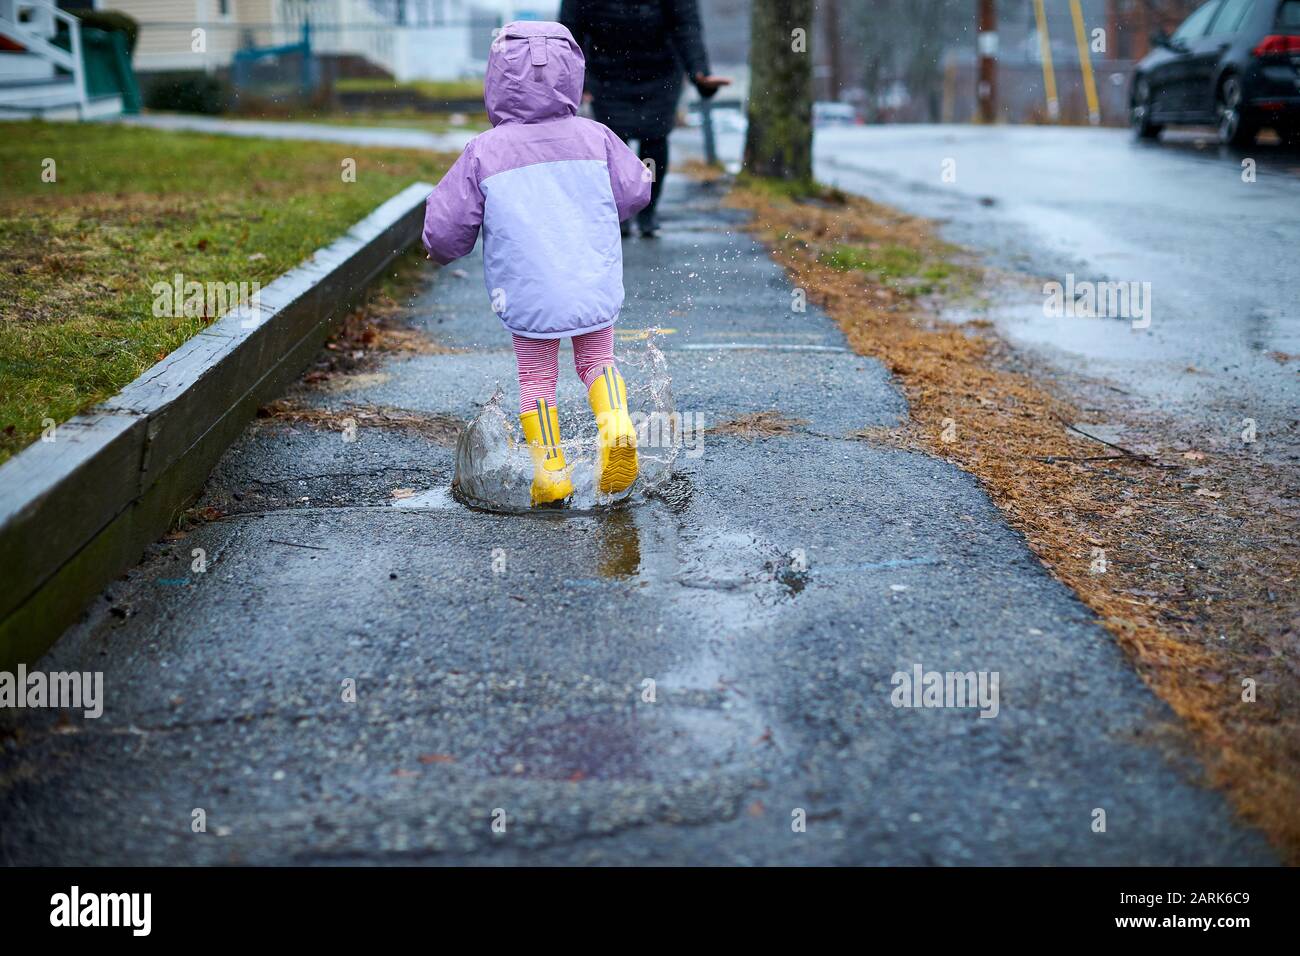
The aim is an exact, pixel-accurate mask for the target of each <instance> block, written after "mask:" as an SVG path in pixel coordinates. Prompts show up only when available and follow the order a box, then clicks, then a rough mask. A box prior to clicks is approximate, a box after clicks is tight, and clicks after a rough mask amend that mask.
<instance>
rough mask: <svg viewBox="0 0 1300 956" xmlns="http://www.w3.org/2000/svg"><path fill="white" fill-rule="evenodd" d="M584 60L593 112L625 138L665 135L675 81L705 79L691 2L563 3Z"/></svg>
mask: <svg viewBox="0 0 1300 956" xmlns="http://www.w3.org/2000/svg"><path fill="white" fill-rule="evenodd" d="M560 22H561V23H563V24H564V25H565V26H566V27H568V28H569V32H571V33H572V34H573V36H574V39H576V40H577V41H578V45H579V46H580V47H582V52H583V54H584V55H585V56H586V58H587V89H588V91H589V92H590V93H591V96H592V104H591V105H592V111H593V112H594V113H595V115H596V119H597V120H599V121H600V122H602V123H604V124H605V125H606V126H608V127H609V128H610V129H612V130H613V131H614V132H615V133H617V134H618V135H619V136H621V137H622V138H624V139H643V138H645V139H649V138H653V137H658V136H667V135H668V133H669V132H670V131H671V130H672V128H673V121H674V117H675V115H676V112H677V101H678V100H679V99H680V98H681V93H682V77H683V76H684V75H690V76H692V77H693V76H695V74H696V73H703V74H706V75H707V74H708V72H709V59H708V54H707V53H705V50H704V39H703V35H702V32H701V30H700V12H699V8H698V6H697V5H696V0H563V3H562V5H561V7H560Z"/></svg>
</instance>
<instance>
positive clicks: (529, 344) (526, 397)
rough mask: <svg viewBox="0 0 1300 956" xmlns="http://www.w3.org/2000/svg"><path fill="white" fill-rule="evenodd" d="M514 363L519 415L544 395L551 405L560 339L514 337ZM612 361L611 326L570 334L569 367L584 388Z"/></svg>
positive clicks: (534, 405) (557, 371)
mask: <svg viewBox="0 0 1300 956" xmlns="http://www.w3.org/2000/svg"><path fill="white" fill-rule="evenodd" d="M514 344H515V362H516V363H517V364H518V365H519V414H521V415H524V414H527V413H528V412H531V411H533V410H534V409H536V408H537V400H538V399H539V398H544V399H546V401H548V402H550V403H551V405H552V406H554V405H555V383H556V381H558V379H559V377H560V340H559V339H526V338H524V337H523V336H522V335H516V336H515V337H514ZM606 366H613V367H614V368H618V365H617V364H616V363H615V362H614V328H613V326H610V327H609V328H607V329H599V330H598V331H595V332H587V333H585V334H584V335H575V336H574V337H573V367H574V368H576V369H577V370H578V377H579V378H580V379H582V384H583V385H584V386H586V387H587V388H590V387H591V383H592V382H594V381H595V380H596V379H597V378H599V377H600V374H601V372H603V371H604V370H605V367H606Z"/></svg>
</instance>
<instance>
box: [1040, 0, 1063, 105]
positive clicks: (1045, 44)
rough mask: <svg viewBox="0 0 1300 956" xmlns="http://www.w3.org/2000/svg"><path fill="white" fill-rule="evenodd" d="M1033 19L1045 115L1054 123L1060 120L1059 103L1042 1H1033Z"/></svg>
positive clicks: (1050, 42) (1050, 43)
mask: <svg viewBox="0 0 1300 956" xmlns="http://www.w3.org/2000/svg"><path fill="white" fill-rule="evenodd" d="M1034 19H1035V20H1037V21H1038V49H1039V51H1040V52H1041V53H1042V55H1043V89H1044V90H1046V92H1047V115H1048V117H1049V118H1050V119H1051V120H1052V122H1053V123H1055V122H1056V121H1057V120H1059V119H1060V118H1061V101H1060V100H1058V99H1057V98H1056V71H1055V70H1053V69H1052V41H1051V39H1050V38H1049V37H1048V35H1047V14H1046V13H1044V12H1043V0H1034Z"/></svg>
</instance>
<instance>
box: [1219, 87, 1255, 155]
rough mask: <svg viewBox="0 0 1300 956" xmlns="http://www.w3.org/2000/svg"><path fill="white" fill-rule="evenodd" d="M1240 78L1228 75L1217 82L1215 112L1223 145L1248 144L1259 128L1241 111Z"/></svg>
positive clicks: (1253, 138) (1252, 141)
mask: <svg viewBox="0 0 1300 956" xmlns="http://www.w3.org/2000/svg"><path fill="white" fill-rule="evenodd" d="M1242 98H1243V97H1242V92H1241V80H1239V79H1237V77H1235V76H1232V75H1229V76H1227V77H1226V78H1225V79H1224V81H1223V82H1222V83H1221V84H1219V98H1218V108H1217V112H1218V115H1219V142H1220V143H1222V144H1223V145H1224V146H1249V145H1251V144H1252V143H1254V142H1255V134H1256V133H1258V132H1259V130H1258V129H1257V128H1256V127H1255V125H1254V123H1252V122H1251V121H1250V119H1249V118H1248V117H1247V116H1246V115H1245V114H1244V113H1243V111H1242Z"/></svg>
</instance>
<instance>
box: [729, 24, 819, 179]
mask: <svg viewBox="0 0 1300 956" xmlns="http://www.w3.org/2000/svg"><path fill="white" fill-rule="evenodd" d="M812 19H813V18H812V0H754V2H753V14H752V18H751V21H750V23H751V26H750V40H749V74H750V81H749V131H748V132H747V133H746V134H745V160H744V167H745V171H746V172H748V173H751V174H752V175H755V176H771V177H775V178H777V179H784V180H788V181H791V182H811V181H812V53H811V52H809V50H808V43H809V40H810V37H811V34H812Z"/></svg>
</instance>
